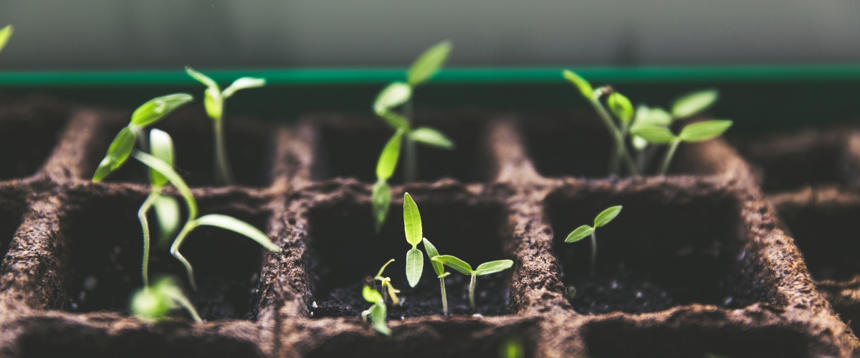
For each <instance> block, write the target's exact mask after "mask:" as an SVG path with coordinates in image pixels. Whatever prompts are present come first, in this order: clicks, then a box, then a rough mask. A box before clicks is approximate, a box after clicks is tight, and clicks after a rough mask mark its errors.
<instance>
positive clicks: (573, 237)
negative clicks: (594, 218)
mask: <svg viewBox="0 0 860 358" xmlns="http://www.w3.org/2000/svg"><path fill="white" fill-rule="evenodd" d="M593 232H594V228H593V227H591V226H588V225H582V226H580V227H578V228H576V229H573V231H571V232H570V234H567V238H566V239H564V242H566V243H571V242H577V241H579V240H582V239H584V238H586V237H588V235H591V233H593Z"/></svg>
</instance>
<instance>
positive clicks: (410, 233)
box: [403, 193, 424, 248]
mask: <svg viewBox="0 0 860 358" xmlns="http://www.w3.org/2000/svg"><path fill="white" fill-rule="evenodd" d="M403 230H404V231H405V232H406V242H408V243H409V244H410V245H412V247H413V248H414V247H415V246H416V245H418V243H420V242H421V239H422V238H423V237H424V233H423V230H422V229H421V213H420V212H419V211H418V204H415V200H412V196H411V195H409V193H405V194H403Z"/></svg>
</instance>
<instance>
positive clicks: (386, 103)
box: [373, 82, 412, 128]
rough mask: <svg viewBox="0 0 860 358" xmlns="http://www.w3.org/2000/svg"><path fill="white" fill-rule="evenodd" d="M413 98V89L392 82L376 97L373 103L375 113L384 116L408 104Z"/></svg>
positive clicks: (400, 83) (403, 84)
mask: <svg viewBox="0 0 860 358" xmlns="http://www.w3.org/2000/svg"><path fill="white" fill-rule="evenodd" d="M411 97H412V87H410V86H409V85H408V84H406V83H403V82H392V83H390V84H388V86H386V87H385V88H383V89H382V91H380V92H379V94H378V95H377V96H376V100H375V101H373V112H374V113H376V114H377V115H379V116H382V115H383V114H384V113H387V112H391V110H393V109H394V108H397V107H399V106H401V105H403V104H404V103H406V102H408V101H409V98H411ZM397 128H399V127H397Z"/></svg>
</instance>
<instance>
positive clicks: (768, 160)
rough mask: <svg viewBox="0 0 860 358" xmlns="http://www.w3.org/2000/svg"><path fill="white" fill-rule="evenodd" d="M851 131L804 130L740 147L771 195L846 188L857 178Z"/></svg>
mask: <svg viewBox="0 0 860 358" xmlns="http://www.w3.org/2000/svg"><path fill="white" fill-rule="evenodd" d="M850 133H851V131H849V130H829V131H825V130H812V129H810V130H805V131H801V132H797V133H793V134H778V135H771V136H767V137H763V138H759V139H757V140H748V141H747V142H744V143H739V145H738V147H739V148H740V150H741V152H742V154H743V155H744V156H745V157H746V158H747V159H748V160H749V161H750V162H751V163H752V164H753V166H754V167H755V168H756V170H757V172H758V174H759V175H760V176H761V177H762V180H763V182H762V184H763V186H764V190H765V191H768V192H775V191H786V190H792V189H797V188H800V187H803V186H806V185H813V184H829V185H843V184H846V183H847V182H848V181H849V178H851V177H852V176H854V175H856V173H853V172H852V170H856V168H855V169H852V168H851V165H850V164H849V163H851V161H850V160H849V153H848V146H847V141H848V137H849V134H850Z"/></svg>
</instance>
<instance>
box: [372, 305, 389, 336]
mask: <svg viewBox="0 0 860 358" xmlns="http://www.w3.org/2000/svg"><path fill="white" fill-rule="evenodd" d="M387 315H388V313H387V312H386V308H385V303H384V302H382V301H379V302H377V303H376V304H374V305H373V307H371V308H370V322H371V323H372V325H373V329H375V330H376V331H377V332H379V333H380V334H383V335H386V336H390V335H391V329H390V328H388V325H386V324H385V318H386V316H387Z"/></svg>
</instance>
